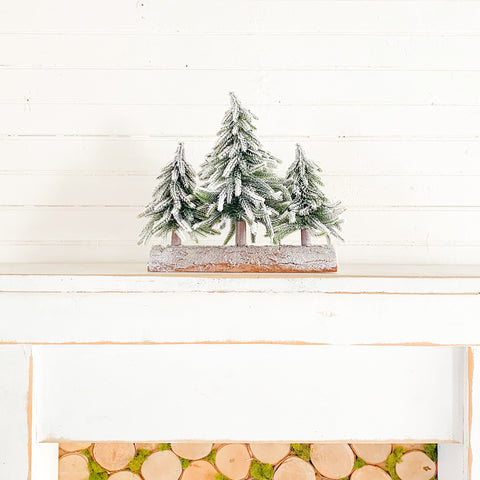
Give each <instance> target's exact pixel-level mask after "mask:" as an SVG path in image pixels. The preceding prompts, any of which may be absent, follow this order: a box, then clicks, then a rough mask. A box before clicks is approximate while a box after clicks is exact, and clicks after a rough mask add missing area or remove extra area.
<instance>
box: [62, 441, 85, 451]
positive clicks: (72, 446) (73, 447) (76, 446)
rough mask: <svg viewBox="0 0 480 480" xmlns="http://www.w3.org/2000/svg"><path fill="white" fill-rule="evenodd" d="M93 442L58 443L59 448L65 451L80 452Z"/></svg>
mask: <svg viewBox="0 0 480 480" xmlns="http://www.w3.org/2000/svg"><path fill="white" fill-rule="evenodd" d="M91 444H92V442H62V443H59V444H58V448H60V450H63V451H64V452H80V451H82V450H85V449H86V448H88V447H89V446H90V445H91Z"/></svg>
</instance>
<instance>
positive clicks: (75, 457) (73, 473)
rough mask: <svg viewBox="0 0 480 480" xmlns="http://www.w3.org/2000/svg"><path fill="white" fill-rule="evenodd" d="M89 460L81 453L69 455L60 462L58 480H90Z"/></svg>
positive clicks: (61, 458) (64, 456)
mask: <svg viewBox="0 0 480 480" xmlns="http://www.w3.org/2000/svg"><path fill="white" fill-rule="evenodd" d="M89 476H90V472H89V471H88V460H87V457H85V456H84V455H80V454H79V453H68V454H67V455H63V456H62V457H60V459H59V461H58V480H88V477H89Z"/></svg>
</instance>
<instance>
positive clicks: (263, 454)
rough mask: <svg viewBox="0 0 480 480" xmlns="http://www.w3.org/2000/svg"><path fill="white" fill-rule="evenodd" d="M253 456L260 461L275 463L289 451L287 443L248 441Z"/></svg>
mask: <svg viewBox="0 0 480 480" xmlns="http://www.w3.org/2000/svg"><path fill="white" fill-rule="evenodd" d="M249 447H250V450H251V452H252V454H253V456H254V457H255V458H256V459H257V460H258V461H260V462H263V463H270V464H271V465H276V464H277V463H279V462H281V461H282V460H283V459H284V458H285V457H286V456H287V455H288V454H289V453H290V444H289V443H250V444H249Z"/></svg>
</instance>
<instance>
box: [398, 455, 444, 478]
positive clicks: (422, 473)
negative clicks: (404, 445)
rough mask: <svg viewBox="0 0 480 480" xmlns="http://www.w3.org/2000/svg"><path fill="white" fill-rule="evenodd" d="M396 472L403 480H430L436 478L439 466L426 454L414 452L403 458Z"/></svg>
mask: <svg viewBox="0 0 480 480" xmlns="http://www.w3.org/2000/svg"><path fill="white" fill-rule="evenodd" d="M395 470H396V472H397V475H398V476H399V477H400V478H401V480H430V479H431V478H433V477H434V476H435V473H436V472H437V466H436V464H435V462H433V461H432V460H431V458H430V457H429V456H428V455H427V454H426V453H424V452H420V451H418V450H412V451H411V452H407V453H405V454H404V455H403V456H402V460H401V462H399V463H397V465H396V467H395Z"/></svg>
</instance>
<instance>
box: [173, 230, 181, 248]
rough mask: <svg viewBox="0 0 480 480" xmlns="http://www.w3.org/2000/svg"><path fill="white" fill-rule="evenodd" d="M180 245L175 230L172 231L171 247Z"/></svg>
mask: <svg viewBox="0 0 480 480" xmlns="http://www.w3.org/2000/svg"><path fill="white" fill-rule="evenodd" d="M181 244H182V239H181V238H180V237H179V236H178V235H177V232H176V231H175V230H172V247H178V246H179V245H181Z"/></svg>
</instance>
